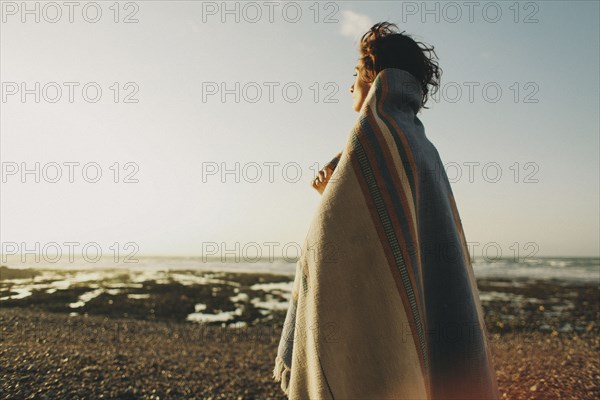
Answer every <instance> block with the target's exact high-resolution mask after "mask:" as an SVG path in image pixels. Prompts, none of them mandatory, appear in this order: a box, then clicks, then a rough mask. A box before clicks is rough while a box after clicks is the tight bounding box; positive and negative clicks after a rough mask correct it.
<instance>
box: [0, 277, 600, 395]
mask: <svg viewBox="0 0 600 400" xmlns="http://www.w3.org/2000/svg"><path fill="white" fill-rule="evenodd" d="M23 274H25V275H23ZM27 274H28V275H27ZM78 274H80V275H81V274H87V275H82V276H85V277H86V279H83V278H82V277H81V276H80V277H79V278H77V277H78V276H79V275H78ZM50 277H52V278H50ZM292 278H293V277H292V276H289V275H273V274H259V273H254V274H252V273H250V274H249V273H240V274H236V273H231V272H228V273H224V272H206V271H202V272H200V271H177V272H173V271H170V272H169V271H166V272H162V273H158V274H156V273H155V274H153V275H149V274H148V273H147V272H141V273H140V274H131V273H126V272H124V271H122V270H113V271H105V272H103V273H102V274H99V275H98V274H96V275H90V274H89V272H85V271H80V272H74V271H61V272H58V273H56V272H54V275H50V273H49V272H43V271H33V270H24V271H16V270H10V269H6V268H4V269H3V270H1V271H0V280H1V281H0V282H1V286H0V289H2V291H1V292H0V298H2V301H1V304H0V327H1V328H0V329H1V336H0V359H1V360H2V362H1V363H0V376H1V377H2V379H1V380H0V382H1V383H0V393H1V395H0V396H1V397H2V398H6V399H8V398H40V399H45V398H48V399H53V398H115V399H137V398H147V399H159V398H160V399H167V398H186V399H188V398H189V399H193V398H203V399H284V398H285V397H284V396H283V393H282V391H281V389H280V387H279V384H278V383H276V382H274V381H273V379H272V369H273V365H274V357H275V355H276V351H277V346H278V344H279V338H280V332H281V327H282V325H283V321H284V318H285V309H286V305H287V304H288V303H287V299H289V289H290V286H291V279H292ZM69 279H70V280H69ZM25 287H28V288H29V289H24V288H25ZM478 287H479V290H480V297H481V300H482V305H483V307H484V312H485V318H486V326H487V329H488V337H489V340H490V344H491V346H492V354H493V357H494V364H495V367H496V373H497V376H498V384H499V388H500V393H501V396H502V398H506V399H558V398H561V399H596V398H599V397H600V386H599V382H600V365H599V362H598V354H599V351H600V339H599V337H600V335H599V332H600V327H599V325H598V321H599V317H600V315H599V310H598V286H597V284H595V283H594V284H590V283H582V282H580V283H576V282H568V283H565V282H562V281H553V280H545V281H531V280H528V281H524V280H523V281H515V280H508V279H506V280H502V279H498V278H494V279H487V278H486V279H478ZM26 290H28V291H29V293H26ZM9 295H10V296H9ZM86 295H87V296H86ZM2 296H4V297H2ZM15 297H16V298H15Z"/></svg>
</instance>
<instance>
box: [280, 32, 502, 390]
mask: <svg viewBox="0 0 600 400" xmlns="http://www.w3.org/2000/svg"><path fill="white" fill-rule="evenodd" d="M360 52H361V56H360V59H359V63H358V65H357V67H356V80H355V83H354V85H352V87H351V88H350V91H351V92H352V95H353V99H354V102H353V107H354V109H355V111H357V112H359V118H358V120H357V122H356V125H355V126H354V128H353V129H352V131H351V132H350V136H349V138H348V141H347V143H346V146H345V148H344V151H343V152H341V153H339V154H338V155H337V156H336V157H335V158H334V159H333V160H332V161H331V162H330V163H329V164H328V165H327V166H326V167H325V168H324V169H323V170H322V171H321V172H320V173H319V176H318V177H317V178H316V179H315V180H314V181H313V182H312V185H313V187H314V188H315V189H316V190H318V191H319V193H321V194H322V198H321V202H320V204H319V208H318V210H317V211H316V213H315V216H314V217H313V220H312V223H311V225H310V228H309V232H308V234H307V236H306V239H305V242H304V246H303V252H302V255H301V257H300V259H299V261H298V263H297V266H296V276H295V280H294V287H293V291H292V298H291V301H290V307H289V309H288V314H287V317H286V321H285V324H284V327H283V332H282V336H281V341H280V344H279V349H278V354H277V357H276V360H275V368H274V371H273V372H274V378H275V379H276V380H277V381H281V387H282V389H283V391H284V392H285V393H286V394H287V395H288V397H289V398H290V399H346V398H348V399H350V398H351V399H403V398H404V399H497V398H498V397H499V396H498V388H497V381H496V375H495V372H494V368H493V360H492V356H491V353H490V350H489V345H488V342H487V338H486V330H485V325H484V320H483V312H482V308H481V304H480V301H479V297H478V293H477V286H476V282H475V278H474V276H473V269H472V266H471V262H470V256H469V252H468V249H467V246H466V240H465V237H464V232H463V228H462V224H461V221H460V217H459V214H458V210H457V208H456V204H455V201H454V197H453V194H452V189H451V187H450V184H449V181H448V178H447V176H446V173H445V170H444V168H443V164H442V162H441V159H440V157H439V154H438V152H437V150H436V149H435V147H434V146H433V144H432V143H431V142H430V141H429V140H428V138H427V137H426V135H425V130H424V127H423V125H422V123H421V121H420V120H419V119H418V118H417V116H416V114H417V113H418V112H419V110H420V109H421V108H422V107H424V106H425V103H426V102H427V100H428V93H429V90H430V88H431V89H433V90H436V89H437V88H438V87H439V78H440V73H441V71H440V69H439V67H438V65H437V63H436V62H435V61H434V57H433V56H432V55H431V54H432V53H433V55H434V56H435V52H433V47H431V48H428V47H426V46H424V47H421V46H420V44H419V43H417V42H415V41H414V40H413V39H412V38H411V37H410V36H408V35H404V34H403V33H398V32H397V28H396V26H395V25H394V24H390V23H387V22H383V23H379V24H376V25H374V26H373V27H372V28H371V29H370V30H369V31H368V32H367V33H365V35H363V37H362V39H361V44H360Z"/></svg>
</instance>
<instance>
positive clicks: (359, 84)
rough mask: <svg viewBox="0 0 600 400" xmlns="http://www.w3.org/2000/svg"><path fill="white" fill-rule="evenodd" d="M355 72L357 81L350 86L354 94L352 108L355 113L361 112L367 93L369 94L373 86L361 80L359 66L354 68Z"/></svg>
mask: <svg viewBox="0 0 600 400" xmlns="http://www.w3.org/2000/svg"><path fill="white" fill-rule="evenodd" d="M354 72H355V74H354V76H356V79H354V83H353V84H352V86H350V93H352V108H353V109H354V111H356V112H359V111H360V109H361V107H362V105H363V103H364V102H365V98H366V97H367V93H369V88H370V87H371V84H370V83H367V82H365V81H363V80H362V79H361V78H360V68H359V67H358V66H356V67H354Z"/></svg>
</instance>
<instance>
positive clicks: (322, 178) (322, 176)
mask: <svg viewBox="0 0 600 400" xmlns="http://www.w3.org/2000/svg"><path fill="white" fill-rule="evenodd" d="M331 174H333V168H332V167H331V166H330V165H326V166H325V167H324V168H323V169H322V170H320V171H319V174H318V175H317V177H316V178H315V179H314V180H313V181H312V187H313V188H314V189H316V191H317V192H319V194H323V191H324V190H325V186H327V182H329V178H331Z"/></svg>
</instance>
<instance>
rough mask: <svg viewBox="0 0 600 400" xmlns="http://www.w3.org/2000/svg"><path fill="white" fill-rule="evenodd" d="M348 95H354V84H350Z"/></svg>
mask: <svg viewBox="0 0 600 400" xmlns="http://www.w3.org/2000/svg"><path fill="white" fill-rule="evenodd" d="M350 93H354V84H352V86H350Z"/></svg>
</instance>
